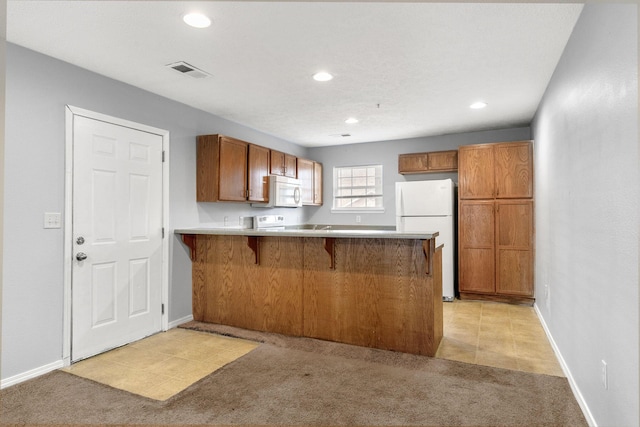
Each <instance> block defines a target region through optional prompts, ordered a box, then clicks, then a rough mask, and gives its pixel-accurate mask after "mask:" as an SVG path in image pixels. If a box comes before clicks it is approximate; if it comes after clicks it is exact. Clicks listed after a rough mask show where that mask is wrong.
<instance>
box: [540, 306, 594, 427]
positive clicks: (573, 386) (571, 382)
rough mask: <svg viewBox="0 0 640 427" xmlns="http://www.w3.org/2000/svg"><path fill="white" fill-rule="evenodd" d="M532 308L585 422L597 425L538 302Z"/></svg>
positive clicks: (592, 425) (591, 425)
mask: <svg viewBox="0 0 640 427" xmlns="http://www.w3.org/2000/svg"><path fill="white" fill-rule="evenodd" d="M533 308H534V309H535V311H536V314H537V315H538V319H539V320H540V324H541V325H542V328H543V329H544V332H545V333H546V334H547V338H548V339H549V343H551V347H552V348H553V352H554V353H555V354H556V357H557V358H558V362H559V363H560V367H561V368H562V372H564V375H565V376H566V377H567V380H568V381H569V385H570V386H571V391H573V395H574V397H575V398H576V401H577V402H578V405H579V406H580V409H582V413H583V414H584V417H585V418H586V420H587V423H588V424H589V426H590V427H598V423H596V420H595V419H594V418H593V415H592V414H591V411H590V410H589V405H587V402H586V401H585V400H584V397H583V396H582V393H581V392H580V388H579V387H578V384H577V383H576V381H575V380H574V379H573V375H571V370H570V369H569V366H568V365H567V363H566V362H565V360H564V358H563V357H562V353H560V349H559V348H558V346H557V344H556V342H555V341H554V339H553V336H552V335H551V331H550V330H549V327H548V326H547V323H546V322H545V321H544V317H542V313H540V309H539V308H538V304H537V303H536V304H534V305H533Z"/></svg>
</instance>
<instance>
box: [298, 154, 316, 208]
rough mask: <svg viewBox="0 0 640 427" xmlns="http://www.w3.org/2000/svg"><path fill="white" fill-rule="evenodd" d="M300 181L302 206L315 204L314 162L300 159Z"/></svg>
mask: <svg viewBox="0 0 640 427" xmlns="http://www.w3.org/2000/svg"><path fill="white" fill-rule="evenodd" d="M297 167H298V179H299V180H300V181H301V182H302V204H303V205H312V204H313V162H312V161H311V160H307V159H298V166H297Z"/></svg>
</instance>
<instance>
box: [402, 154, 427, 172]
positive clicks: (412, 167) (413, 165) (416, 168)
mask: <svg viewBox="0 0 640 427" xmlns="http://www.w3.org/2000/svg"><path fill="white" fill-rule="evenodd" d="M428 168H429V153H411V154H400V155H398V173H399V174H403V175H408V174H412V173H425V172H426V171H427V169H428Z"/></svg>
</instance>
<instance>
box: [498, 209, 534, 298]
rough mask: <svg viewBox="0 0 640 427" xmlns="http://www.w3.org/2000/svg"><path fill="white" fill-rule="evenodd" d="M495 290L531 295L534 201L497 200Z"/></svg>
mask: <svg viewBox="0 0 640 427" xmlns="http://www.w3.org/2000/svg"><path fill="white" fill-rule="evenodd" d="M496 269H497V275H496V292H497V293H498V294H506V295H521V296H527V297H533V202H532V201H531V200H508V201H507V200H504V201H502V200H501V201H497V202H496Z"/></svg>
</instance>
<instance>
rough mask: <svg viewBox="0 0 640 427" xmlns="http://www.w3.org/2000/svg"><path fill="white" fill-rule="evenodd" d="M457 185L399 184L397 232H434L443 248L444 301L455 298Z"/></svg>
mask: <svg viewBox="0 0 640 427" xmlns="http://www.w3.org/2000/svg"><path fill="white" fill-rule="evenodd" d="M455 205H456V193H455V183H454V182H453V181H452V180H450V179H443V180H434V181H408V182H396V230H397V231H398V232H401V233H403V232H404V233H406V232H409V233H412V232H426V233H429V232H435V231H437V232H438V233H440V234H439V235H438V236H437V237H436V246H439V245H442V244H444V247H443V248H442V299H443V300H444V301H453V298H454V288H453V283H454V277H455V276H454V265H455V263H454V254H455V228H454V225H455Z"/></svg>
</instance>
